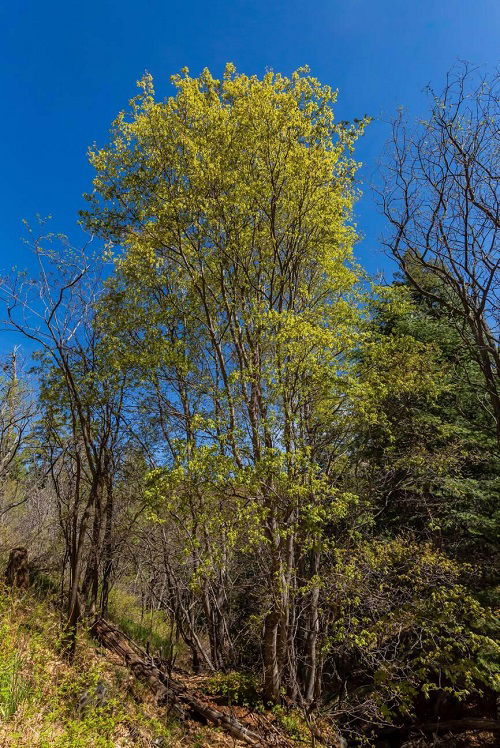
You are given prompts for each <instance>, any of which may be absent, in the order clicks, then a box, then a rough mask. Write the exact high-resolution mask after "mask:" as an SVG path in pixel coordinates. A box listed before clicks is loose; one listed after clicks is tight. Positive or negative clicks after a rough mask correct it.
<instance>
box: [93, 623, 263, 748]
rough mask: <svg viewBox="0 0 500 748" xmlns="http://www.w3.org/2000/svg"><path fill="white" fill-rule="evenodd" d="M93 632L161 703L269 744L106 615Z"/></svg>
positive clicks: (246, 739) (236, 734) (259, 747)
mask: <svg viewBox="0 0 500 748" xmlns="http://www.w3.org/2000/svg"><path fill="white" fill-rule="evenodd" d="M90 633H91V635H92V636H93V637H94V638H95V639H96V640H97V641H98V642H99V643H100V644H101V645H102V646H103V647H105V648H106V649H108V650H109V651H110V652H114V653H115V654H117V655H118V656H119V657H120V658H121V659H122V660H123V661H124V663H125V665H126V666H127V667H128V668H129V669H130V670H131V671H132V673H133V674H134V675H135V677H136V678H137V679H138V680H140V681H141V682H142V683H144V684H145V685H146V686H147V687H148V688H149V690H150V691H151V693H152V694H153V695H154V697H155V699H156V702H157V703H158V704H161V705H167V704H173V705H175V706H177V708H178V709H180V712H181V713H183V714H185V713H186V712H191V713H192V714H193V715H194V716H195V717H197V718H198V719H202V720H203V721H205V722H208V723H210V724H212V725H214V726H215V727H221V728H222V729H223V730H225V731H226V732H227V733H229V734H230V735H232V736H233V737H234V738H237V739H238V740H241V741H243V742H245V743H247V745H252V746H255V748H262V746H265V745H266V744H267V743H266V742H265V741H263V740H262V739H261V737H260V736H259V735H258V734H257V733H254V732H253V731H252V730H249V729H248V728H247V727H245V725H243V724H242V723H241V722H239V721H238V720H237V719H235V718H234V717H232V716H230V715H228V714H224V713H223V712H221V711H219V710H218V709H214V708H213V707H212V706H210V705H208V704H204V703H203V702H202V701H200V700H199V699H197V698H196V697H195V696H193V695H192V694H191V693H190V692H189V691H188V689H187V688H185V687H184V686H183V685H182V684H181V683H179V682H178V681H176V680H174V679H173V678H171V677H169V676H168V675H167V674H166V673H164V672H162V671H161V670H159V669H158V668H157V667H156V666H155V665H154V664H153V663H151V662H150V661H149V658H148V655H147V653H146V652H145V651H144V650H141V648H140V647H138V646H137V644H135V642H132V641H131V640H130V639H128V637H126V636H125V634H123V633H122V632H121V631H120V630H119V629H118V628H116V626H113V625H112V624H110V623H109V622H108V621H105V620H104V619H103V618H96V619H95V620H94V622H93V623H92V625H91V627H90Z"/></svg>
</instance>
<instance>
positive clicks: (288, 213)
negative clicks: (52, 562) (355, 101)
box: [84, 65, 365, 702]
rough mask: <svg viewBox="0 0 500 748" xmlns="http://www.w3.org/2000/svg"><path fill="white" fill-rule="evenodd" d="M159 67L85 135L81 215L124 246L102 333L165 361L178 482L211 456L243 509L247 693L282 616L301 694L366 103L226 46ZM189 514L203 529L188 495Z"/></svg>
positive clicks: (352, 313) (348, 336) (171, 465)
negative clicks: (257, 590) (254, 523)
mask: <svg viewBox="0 0 500 748" xmlns="http://www.w3.org/2000/svg"><path fill="white" fill-rule="evenodd" d="M172 80H173V83H174V85H175V86H176V88H177V95H176V96H175V97H173V98H170V99H168V100H167V101H165V102H156V101H155V99H154V91H153V86H152V81H151V78H150V77H149V76H146V77H145V78H144V79H143V80H142V81H141V82H140V87H141V91H142V93H141V94H140V95H139V97H137V98H136V99H135V100H133V102H132V112H131V118H130V120H128V119H127V117H126V116H125V114H120V115H119V117H118V118H117V120H116V121H115V123H114V127H113V139H112V142H111V144H110V145H109V146H108V147H106V148H104V149H102V150H94V151H92V152H91V163H92V164H93V166H94V168H95V169H96V177H95V179H94V188H95V189H94V193H93V195H91V196H89V199H90V202H91V205H90V209H89V211H87V213H86V214H84V220H85V224H86V226H87V227H88V228H89V229H90V230H91V231H93V232H96V233H98V234H99V235H101V236H104V237H105V238H107V239H108V240H110V241H111V242H112V243H114V244H115V245H121V246H122V247H123V248H124V253H123V255H122V256H120V257H119V258H118V260H117V275H116V278H115V280H114V281H113V282H112V284H111V289H112V290H111V293H110V299H109V301H107V304H109V305H112V304H113V298H114V299H115V306H114V307H113V308H114V310H115V312H116V314H115V315H114V320H113V321H112V322H111V324H110V326H109V327H108V332H109V334H110V336H111V337H113V335H114V342H111V343H110V345H111V348H112V349H114V351H115V358H116V360H117V361H119V359H120V356H123V355H125V356H129V355H130V345H131V343H133V342H135V343H136V344H138V345H139V349H140V351H141V353H140V356H142V357H143V362H146V361H147V362H148V365H150V366H151V365H153V366H154V367H155V371H159V370H160V369H161V370H162V371H163V372H164V373H165V372H166V373H167V376H166V377H165V376H164V381H165V379H166V381H167V382H168V386H167V391H166V393H165V396H164V402H163V410H164V414H165V419H166V424H169V425H168V427H167V428H166V429H165V432H166V433H169V432H170V434H172V433H174V434H176V435H177V437H178V438H177V440H172V439H169V443H168V450H167V451H168V452H169V456H168V458H167V463H166V469H167V473H168V474H169V475H170V476H172V475H173V476H174V477H177V478H178V480H179V482H180V484H182V487H183V489H184V495H185V496H186V493H185V491H186V490H187V497H186V500H187V501H188V506H191V511H194V509H193V508H192V507H193V503H192V499H193V496H192V494H190V490H189V489H187V488H186V487H187V486H191V487H193V483H192V476H193V472H196V469H197V467H196V466H197V465H198V463H199V461H200V460H205V461H206V460H207V459H210V461H211V463H212V468H211V471H208V474H210V472H211V473H212V474H213V475H214V476H215V484H214V486H213V491H214V492H215V491H216V492H218V494H219V496H221V495H224V496H225V501H229V498H230V497H232V501H233V502H234V504H233V510H232V511H233V512H234V515H235V516H240V517H241V516H243V514H244V513H245V512H247V514H248V519H249V520H250V519H254V520H255V518H257V520H258V527H259V528H260V529H259V531H256V532H254V533H253V537H254V541H255V542H258V543H259V544H260V548H261V551H262V554H261V556H260V558H261V563H262V575H263V579H264V580H265V585H264V590H265V593H263V595H262V599H261V603H262V605H263V607H264V611H265V612H264V614H263V615H262V618H261V621H262V625H263V635H262V656H263V667H264V696H265V699H266V700H268V701H272V702H276V701H278V700H279V698H280V693H281V688H282V686H283V685H287V686H288V687H289V688H291V689H292V690H293V689H294V688H296V683H297V680H296V679H297V662H296V658H297V652H296V639H295V633H294V632H295V631H296V629H297V626H299V627H300V628H302V629H304V630H306V629H307V630H310V632H309V634H308V635H307V636H306V637H305V639H304V641H303V647H304V651H303V652H302V653H301V654H300V656H301V657H303V659H304V661H305V663H306V664H305V667H302V672H303V673H305V675H304V678H303V680H302V686H303V688H304V693H305V695H306V698H307V699H309V700H310V699H311V698H312V695H313V693H314V688H315V684H316V683H317V680H318V677H319V673H320V668H319V665H318V658H317V638H316V632H317V623H316V621H317V618H318V611H317V589H315V584H317V581H316V583H315V581H314V580H317V567H318V558H319V554H320V546H321V539H320V533H318V531H317V529H316V524H315V522H316V521H315V519H314V517H315V515H317V514H318V513H319V515H321V514H322V513H325V514H327V515H328V516H331V518H332V521H334V518H335V516H336V515H337V516H340V515H343V514H344V513H345V511H346V502H348V501H349V497H344V496H343V495H341V494H339V493H338V492H337V491H336V489H335V486H334V481H333V476H334V473H335V468H334V465H335V457H336V456H337V455H338V454H341V453H342V446H341V445H340V444H338V443H337V444H335V445H333V444H332V446H331V447H330V449H329V452H330V456H329V463H330V471H329V474H328V471H327V473H325V474H324V475H321V474H320V472H319V468H318V465H317V462H316V459H317V456H318V450H319V449H320V448H321V450H323V451H324V449H325V445H324V444H323V443H322V442H321V438H322V437H321V435H322V433H323V431H322V429H321V425H320V424H321V422H322V420H323V419H324V417H325V414H330V413H341V412H342V402H343V400H344V399H345V393H343V392H342V388H341V387H340V386H339V385H340V381H341V379H342V376H343V375H344V374H345V367H346V366H347V360H346V356H345V352H346V350H347V349H350V348H351V347H352V345H353V342H354V340H355V337H356V319H357V316H358V309H357V305H356V302H355V300H354V296H353V289H354V286H355V283H356V275H355V272H354V270H353V268H352V266H350V264H349V263H350V261H351V257H352V245H353V242H354V240H355V232H354V229H353V228H352V226H350V225H349V220H350V216H351V209H352V205H353V201H354V199H355V196H356V191H355V189H354V186H353V179H354V174H355V171H356V166H357V165H356V163H355V162H354V161H353V160H352V158H351V151H352V148H353V144H354V141H355V139H356V138H357V137H358V135H359V134H360V133H361V132H362V130H363V128H364V125H365V121H361V122H358V123H357V124H355V125H353V126H348V125H345V124H335V122H334V118H333V110H332V105H333V104H334V102H335V98H336V95H335V93H334V92H333V91H332V90H331V89H330V88H329V87H327V86H322V85H321V84H320V83H319V82H318V81H317V80H316V79H314V78H312V77H310V76H309V75H307V71H305V70H300V71H297V72H296V73H294V74H293V76H292V77H291V78H286V77H283V76H281V75H279V74H276V75H275V74H273V73H267V74H266V75H265V76H264V78H263V79H262V80H259V79H258V78H257V77H247V76H245V75H238V74H236V73H235V70H234V68H233V67H232V66H231V65H228V66H227V67H226V70H225V73H224V77H223V79H222V80H216V79H214V78H213V77H212V76H211V74H210V73H209V71H208V70H205V71H204V72H203V73H202V74H201V76H200V77H199V78H191V77H189V75H188V72H187V71H184V72H183V74H182V75H179V76H174V77H173V79H172ZM131 316H132V317H134V318H135V320H136V322H137V323H138V327H132V332H131V333H129V332H127V331H128V330H130V325H129V320H130V317H131ZM107 318H108V320H109V319H110V315H109V314H108V315H107ZM113 347H114V348H113ZM157 381H158V380H157ZM328 417H330V416H328ZM165 419H164V422H165ZM172 470H173V471H174V472H173V473H172V472H171V471H172ZM221 476H222V477H221ZM170 480H171V479H170V478H169V481H170ZM222 483H223V484H224V485H221V484H222ZM168 485H171V483H170V482H168ZM204 490H205V493H204V496H205V500H206V497H207V495H208V493H207V492H208V491H209V489H208V487H207V485H206V483H205V488H204ZM190 496H191V498H190ZM198 496H199V494H198ZM165 498H167V497H165ZM168 498H169V499H170V496H169V497H168ZM249 507H250V508H251V510H250V511H249ZM204 511H206V506H205V509H204ZM193 521H194V522H195V523H196V524H197V525H198V526H199V527H200V531H201V532H202V534H203V533H204V532H205V529H206V522H205V524H204V520H203V515H201V516H199V515H195V517H194V518H193ZM320 524H321V523H320ZM204 528H205V529H204ZM308 528H312V529H311V530H308ZM216 546H217V544H216V545H215V546H214V547H216ZM195 547H196V548H198V546H197V545H196V546H195ZM196 552H197V551H196ZM306 557H307V559H306ZM301 559H302V560H301ZM299 567H300V568H301V569H302V570H303V573H304V579H302V580H301V586H302V587H303V588H304V589H308V592H307V593H304V600H303V601H302V604H301V606H300V611H301V612H300V616H302V620H301V621H300V622H299V621H298V616H299V610H296V609H295V607H294V596H295V594H296V587H297V585H298V576H297V569H298V568H299ZM308 584H309V585H311V586H310V587H309V588H308V587H307V585H308ZM297 646H298V645H297Z"/></svg>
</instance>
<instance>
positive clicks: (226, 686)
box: [205, 670, 262, 708]
mask: <svg viewBox="0 0 500 748" xmlns="http://www.w3.org/2000/svg"><path fill="white" fill-rule="evenodd" d="M205 690H206V691H207V692H208V693H210V694H212V695H214V696H219V697H221V698H222V700H223V701H224V703H227V704H234V705H240V706H246V707H253V708H255V707H259V705H261V704H262V701H261V697H260V690H259V681H258V679H257V678H256V677H255V676H254V675H251V674H249V673H241V672H238V671H236V670H232V671H230V672H228V673H216V674H215V675H212V676H210V678H209V679H208V680H207V682H206V685H205Z"/></svg>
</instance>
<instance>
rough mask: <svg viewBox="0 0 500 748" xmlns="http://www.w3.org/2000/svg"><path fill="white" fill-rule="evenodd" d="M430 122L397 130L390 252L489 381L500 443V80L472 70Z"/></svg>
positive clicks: (483, 400) (387, 202)
mask: <svg viewBox="0 0 500 748" xmlns="http://www.w3.org/2000/svg"><path fill="white" fill-rule="evenodd" d="M428 93H429V97H430V99H431V105H430V113H429V116H428V118H427V119H426V120H425V121H423V122H420V123H419V125H418V126H417V127H416V128H411V127H410V126H409V125H408V123H407V122H406V121H405V119H404V117H403V116H402V115H401V116H399V117H398V118H397V120H396V121H395V122H394V123H393V132H392V138H391V143H390V145H391V152H390V154H389V156H388V158H387V161H386V164H385V170H384V186H383V188H382V189H381V190H380V198H381V204H382V209H383V212H384V214H385V216H386V218H387V219H388V221H389V224H390V227H391V231H390V233H389V235H388V236H387V237H386V239H385V242H384V243H385V245H386V247H387V248H388V250H389V252H390V253H391V254H392V256H393V257H394V258H395V259H396V261H397V262H398V264H399V266H400V268H401V270H402V271H403V274H404V276H405V278H406V280H407V281H408V282H409V284H410V286H412V287H413V288H414V289H416V291H417V292H418V293H419V294H421V295H423V296H424V297H426V298H427V299H429V300H430V301H431V302H432V303H434V304H437V305H439V306H440V308H441V309H443V310H444V311H445V312H446V313H447V316H448V317H449V320H450V322H451V323H452V324H453V325H454V327H455V329H456V330H457V331H458V333H459V335H460V337H461V340H462V341H463V345H464V346H465V347H466V348H467V350H468V351H469V352H470V353H471V354H472V356H473V358H474V359H475V361H476V363H477V365H478V367H479V371H480V372H481V375H482V381H483V392H482V396H481V397H480V398H479V400H480V404H481V406H482V408H483V409H484V410H485V411H486V412H487V414H488V416H489V417H490V418H491V423H493V424H494V428H495V429H496V436H497V439H498V440H499V442H500V384H499V375H500V349H499V342H500V338H499V324H500V316H499V294H500V273H499V269H500V267H499V264H500V252H499V247H498V235H499V228H500V201H499V193H498V183H499V178H500V125H499V123H500V117H499V115H500V103H499V102H500V76H499V75H498V74H495V75H493V76H492V77H491V78H490V79H487V78H485V77H482V76H480V74H479V72H478V70H475V69H471V68H470V66H468V65H467V64H462V65H461V66H459V67H458V68H455V69H453V70H452V71H451V72H450V73H449V74H448V76H447V80H446V86H445V88H444V91H443V93H442V94H440V95H437V94H436V93H435V92H434V91H433V90H432V89H431V88H429V89H428Z"/></svg>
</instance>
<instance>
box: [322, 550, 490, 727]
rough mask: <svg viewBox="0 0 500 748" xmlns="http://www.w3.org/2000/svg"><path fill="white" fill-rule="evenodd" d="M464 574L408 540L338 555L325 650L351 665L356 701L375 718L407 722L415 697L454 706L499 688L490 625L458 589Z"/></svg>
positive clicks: (439, 555)
mask: <svg viewBox="0 0 500 748" xmlns="http://www.w3.org/2000/svg"><path fill="white" fill-rule="evenodd" d="M468 571H469V570H468V569H467V568H463V567H461V566H460V565H459V564H457V563H456V562H454V561H451V560H450V559H449V558H447V557H446V556H445V555H444V554H443V553H440V552H438V551H436V550H435V549H433V548H432V546H431V545H429V544H422V543H418V542H415V541H410V540H409V539H408V538H400V539H398V538H395V539H393V540H390V541H381V540H379V541H376V542H373V543H371V544H364V545H363V546H361V547H360V548H359V549H357V550H354V549H350V550H349V551H338V552H337V553H336V555H335V565H334V566H332V569H331V574H332V576H331V577H329V581H328V582H327V583H326V589H327V590H328V592H327V596H326V599H327V600H328V605H332V606H334V608H335V610H336V611H337V617H336V620H335V623H334V625H333V627H332V633H331V638H330V640H329V645H328V646H329V647H331V650H330V652H331V656H332V657H333V658H334V659H336V658H338V661H340V662H342V661H343V662H344V665H345V667H346V668H349V667H350V663H352V665H354V663H355V665H354V676H353V673H351V674H350V675H348V676H347V677H354V679H355V677H356V676H355V673H356V672H358V673H360V674H361V673H363V675H362V676H361V677H362V681H363V686H362V687H361V688H360V689H359V690H358V691H357V692H356V691H354V693H355V694H356V693H357V694H358V698H359V697H362V698H368V697H369V698H370V699H371V700H373V705H374V708H375V710H376V711H379V715H378V718H379V719H382V718H383V717H384V716H385V717H388V716H389V715H393V716H395V715H396V714H398V713H399V714H407V713H411V712H412V709H413V704H414V700H415V698H416V697H417V695H418V694H419V693H421V694H423V695H424V696H425V697H429V696H430V695H431V694H432V693H433V692H434V693H435V692H442V691H445V692H448V693H450V694H452V695H453V696H454V698H456V699H458V700H460V699H464V698H466V697H468V696H469V695H470V694H471V693H474V692H475V693H481V690H482V688H484V687H488V688H498V687H499V685H500V681H499V670H498V662H499V656H500V648H499V647H498V644H497V643H496V640H495V635H494V633H493V630H492V626H494V625H495V618H494V616H493V613H492V612H491V611H490V610H488V609H487V608H483V607H482V606H481V605H480V604H479V603H478V601H477V600H476V599H475V598H474V596H473V595H472V594H471V593H470V591H469V590H468V589H467V588H466V587H465V586H464V584H463V581H465V579H466V578H467V573H468ZM354 698H356V697H354ZM374 718H375V714H373V715H372V719H374Z"/></svg>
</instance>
